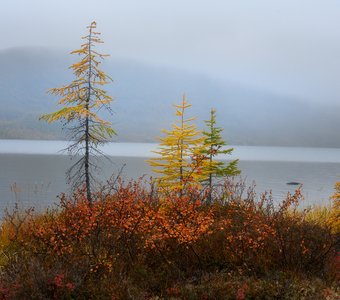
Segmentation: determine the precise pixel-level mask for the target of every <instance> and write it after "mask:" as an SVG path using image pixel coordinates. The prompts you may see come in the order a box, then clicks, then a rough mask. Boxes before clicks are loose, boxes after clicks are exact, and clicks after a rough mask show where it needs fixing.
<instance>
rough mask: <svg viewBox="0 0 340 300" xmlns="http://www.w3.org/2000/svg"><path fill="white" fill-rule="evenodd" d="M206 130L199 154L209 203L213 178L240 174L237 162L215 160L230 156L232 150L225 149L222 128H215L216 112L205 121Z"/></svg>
mask: <svg viewBox="0 0 340 300" xmlns="http://www.w3.org/2000/svg"><path fill="white" fill-rule="evenodd" d="M205 124H206V127H207V130H204V131H203V136H204V137H205V140H204V143H203V149H202V151H201V153H202V154H203V155H204V157H205V159H204V163H203V167H202V168H203V172H202V173H203V176H204V180H203V181H204V182H205V183H206V184H207V186H208V187H209V191H210V192H209V201H211V196H212V188H213V178H214V177H223V176H235V175H237V174H239V173H240V171H239V169H238V168H237V164H238V160H237V159H236V160H232V161H229V162H224V161H220V160H217V159H216V156H217V155H230V154H231V153H232V152H233V150H234V149H233V148H228V149H225V148H224V146H225V145H226V143H225V141H224V140H223V139H222V137H221V132H222V131H223V129H222V128H220V127H217V126H216V110H215V109H211V111H210V119H209V120H207V121H205Z"/></svg>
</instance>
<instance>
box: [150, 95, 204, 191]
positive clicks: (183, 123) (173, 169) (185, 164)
mask: <svg viewBox="0 0 340 300" xmlns="http://www.w3.org/2000/svg"><path fill="white" fill-rule="evenodd" d="M189 107H191V104H189V103H188V102H187V101H186V98H185V95H183V98H182V103H181V104H179V105H175V108H176V116H177V117H178V120H177V122H176V123H174V124H172V129H171V130H162V131H163V132H164V133H165V137H163V138H160V147H159V148H160V149H159V150H158V151H154V152H155V153H156V154H158V157H155V158H152V159H150V160H148V162H149V163H150V165H151V166H152V167H155V168H153V171H154V172H156V173H157V174H160V176H159V177H158V178H157V179H156V181H157V183H158V186H159V187H161V188H163V189H165V190H176V191H179V193H182V191H183V189H184V188H185V187H188V186H190V185H192V184H199V180H197V178H198V177H199V176H200V175H199V174H200V166H199V164H197V160H193V157H194V156H195V155H196V154H198V153H199V152H200V150H198V149H201V147H202V144H203V141H204V137H203V136H202V132H201V131H199V130H197V128H196V125H195V124H193V123H192V121H193V120H195V118H186V117H185V113H186V110H187V109H188V108H189Z"/></svg>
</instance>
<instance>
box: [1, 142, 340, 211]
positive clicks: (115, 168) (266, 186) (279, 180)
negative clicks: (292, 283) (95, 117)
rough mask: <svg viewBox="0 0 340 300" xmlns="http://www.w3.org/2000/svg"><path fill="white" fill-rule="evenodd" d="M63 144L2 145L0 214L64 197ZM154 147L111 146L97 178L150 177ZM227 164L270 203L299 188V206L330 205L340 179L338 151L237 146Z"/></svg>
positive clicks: (66, 160)
mask: <svg viewBox="0 0 340 300" xmlns="http://www.w3.org/2000/svg"><path fill="white" fill-rule="evenodd" d="M66 146H67V142H63V141H29V140H0V165H1V173H0V199H1V200H0V210H1V211H3V209H4V208H5V207H8V206H13V205H14V203H15V202H16V201H18V202H19V204H21V205H22V206H23V207H29V206H34V207H36V208H37V209H44V208H46V207H47V206H49V205H51V204H53V203H58V199H57V195H59V194H60V193H62V192H66V193H68V192H69V191H70V188H69V186H68V185H67V184H66V179H65V172H66V170H67V169H68V168H69V167H70V166H71V165H72V163H73V162H74V160H72V159H71V158H70V157H69V156H68V155H67V153H65V152H60V150H61V149H65V148H66ZM155 149H157V145H156V144H147V143H109V144H107V145H105V147H104V148H103V150H104V151H105V153H106V154H107V155H109V156H110V160H107V159H104V158H101V159H99V167H100V170H99V171H98V174H97V177H98V179H99V180H100V181H102V182H105V181H106V180H107V179H108V178H110V177H111V176H117V174H118V172H119V171H120V170H122V173H121V175H122V177H123V178H124V179H125V180H127V181H128V180H130V179H138V178H140V177H141V176H145V177H144V178H145V179H148V178H149V177H150V176H152V175H154V174H153V173H152V171H151V168H150V166H149V165H148V163H147V162H146V161H145V160H146V159H147V158H149V157H152V156H155V154H153V153H152V152H151V151H152V150H155ZM234 149H235V150H234V152H233V155H232V157H230V158H231V159H236V158H238V159H240V161H239V168H240V170H241V177H242V178H243V179H245V180H246V182H247V184H249V185H250V184H252V183H253V182H255V183H256V191H257V193H258V194H261V193H263V192H264V191H270V190H272V194H273V198H274V201H276V202H278V201H280V200H282V199H283V198H284V196H285V195H286V194H287V192H294V190H295V189H296V188H297V186H299V185H289V184H287V183H299V184H302V186H303V194H304V196H305V200H304V202H303V204H302V205H303V206H308V205H314V204H317V205H328V204H329V203H330V201H329V197H330V196H331V195H332V193H333V187H334V184H335V182H336V181H339V179H340V149H336V148H290V147H250V146H235V147H234Z"/></svg>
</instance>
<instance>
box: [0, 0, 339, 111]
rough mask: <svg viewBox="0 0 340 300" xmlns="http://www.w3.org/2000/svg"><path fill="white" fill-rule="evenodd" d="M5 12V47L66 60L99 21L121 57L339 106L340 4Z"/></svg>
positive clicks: (99, 5) (137, 4)
mask: <svg viewBox="0 0 340 300" xmlns="http://www.w3.org/2000/svg"><path fill="white" fill-rule="evenodd" d="M2 12H3V14H2V21H1V22H2V25H3V26H2V27H5V28H6V31H4V32H3V39H2V44H1V46H0V49H2V50H3V49H8V48H13V47H26V46H38V47H47V48H52V49H62V51H64V52H65V56H66V55H67V53H68V52H69V51H71V50H73V49H77V48H78V47H79V45H80V43H81V36H83V35H84V34H85V33H86V26H87V25H88V24H89V23H90V22H91V21H92V20H96V21H97V24H98V31H100V32H102V38H103V40H104V41H105V44H104V45H102V47H101V50H102V51H103V52H106V53H109V54H111V56H112V58H114V59H117V58H120V59H127V60H134V61H136V62H140V63H142V64H147V65H152V66H155V67H159V68H162V67H164V68H168V67H171V68H174V69H178V70H187V71H189V72H195V73H198V74H202V75H204V76H207V77H208V78H211V79H212V80H218V81H220V82H222V83H223V82H230V81H232V82H235V83H239V84H242V85H247V86H252V87H254V88H257V89H260V90H266V91H268V92H273V93H275V94H280V95H284V96H290V97H293V98H297V99H301V100H302V101H305V102H306V103H315V102H316V103H321V104H322V103H325V104H337V103H339V100H338V99H339V98H340V85H339V84H338V78H340V26H337V25H338V19H339V16H340V2H339V1H335V0H330V1H317V0H314V1H313V0H309V1H307V0H301V1H298V2H297V1H293V0H285V1H284V0H278V1H275V2H273V1H270V0H259V1H256V2H254V1H249V0H247V1H246V0H243V1H236V0H231V1H222V0H214V1H209V2H207V1H199V0H196V1H193V0H187V1H179V0H172V1H166V0H165V1H156V0H145V1H137V0H125V1H122V0H119V1H108V0H100V1H97V2H96V3H94V2H92V1H88V0H85V1H84V0H82V1H80V0H73V1H66V0H60V1H57V2H48V1H42V0H31V1H19V0H11V1H4V2H3V3H2ZM13 16H15V18H14V17H13Z"/></svg>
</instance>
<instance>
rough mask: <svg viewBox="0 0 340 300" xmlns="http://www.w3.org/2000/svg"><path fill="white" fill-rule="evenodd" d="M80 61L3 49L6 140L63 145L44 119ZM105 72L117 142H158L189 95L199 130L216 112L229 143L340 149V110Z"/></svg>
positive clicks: (120, 70) (181, 78)
mask: <svg viewBox="0 0 340 300" xmlns="http://www.w3.org/2000/svg"><path fill="white" fill-rule="evenodd" d="M77 59H78V58H77V56H75V55H72V56H71V55H68V54H67V53H60V52H57V51H52V50H49V49H40V48H15V49H9V50H6V51H0V65H1V69H0V101H1V110H0V138H25V139H61V138H65V133H64V132H62V131H61V129H60V128H61V126H60V124H52V125H48V124H46V123H44V122H42V121H39V120H38V117H39V116H40V115H41V114H43V113H49V112H52V111H54V110H56V109H57V106H56V103H57V101H58V99H57V98H56V97H53V96H50V95H48V94H47V90H48V89H49V88H52V87H60V86H62V85H63V84H67V83H69V82H70V81H71V80H72V79H73V75H72V72H71V70H70V69H68V67H69V65H70V64H71V63H72V62H74V61H77ZM102 69H103V70H104V71H106V72H107V74H109V75H110V76H111V77H112V78H113V79H114V83H113V84H110V85H108V86H106V87H105V88H106V89H107V90H108V93H109V94H110V95H112V96H113V97H114V102H113V103H112V109H113V112H114V113H113V115H112V116H107V115H106V116H105V117H106V118H109V120H110V121H111V122H112V124H113V127H114V128H115V130H116V131H117V132H118V136H117V138H115V140H116V141H131V142H132V141H135V142H154V141H157V137H158V136H161V135H162V134H161V129H162V128H169V127H170V126H171V123H172V122H173V121H174V119H175V116H174V108H173V107H172V104H175V103H179V102H180V101H181V97H182V95H183V93H185V94H186V96H187V99H188V101H189V102H190V103H191V104H192V105H193V106H192V109H191V110H189V111H188V114H189V115H190V116H197V117H198V119H197V124H198V125H199V127H201V128H202V127H203V120H205V119H208V118H209V111H210V108H211V107H214V108H216V109H217V122H218V125H219V126H221V127H223V128H224V129H225V130H224V137H225V139H226V140H227V141H228V143H230V144H235V145H236V144H239V145H272V146H315V147H340V136H339V134H338V128H340V118H339V115H340V106H323V105H318V104H310V103H307V102H306V101H300V100H299V99H292V98H289V97H285V96H283V95H275V94H271V93H269V92H266V91H261V90H256V89H254V88H250V87H247V86H241V85H237V84H234V83H227V84H226V83H220V82H217V81H215V80H212V79H209V78H207V77H204V76H201V75H197V74H193V73H189V72H184V71H181V70H175V69H173V70H171V69H165V68H161V67H155V66H149V65H145V64H140V63H138V62H134V61H127V60H119V59H114V58H109V59H107V60H105V61H104V62H103V64H102Z"/></svg>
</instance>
